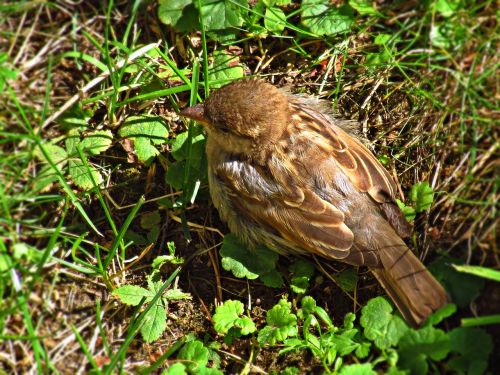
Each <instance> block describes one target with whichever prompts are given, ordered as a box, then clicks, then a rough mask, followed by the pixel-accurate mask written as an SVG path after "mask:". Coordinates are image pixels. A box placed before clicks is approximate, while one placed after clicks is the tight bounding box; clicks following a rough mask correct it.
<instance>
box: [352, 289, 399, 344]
mask: <svg viewBox="0 0 500 375" xmlns="http://www.w3.org/2000/svg"><path fill="white" fill-rule="evenodd" d="M392 310H393V308H392V306H391V305H390V303H389V302H387V300H386V299H385V298H383V297H376V298H373V299H371V300H370V301H369V302H368V303H367V304H366V306H365V307H363V309H362V310H361V320H360V323H361V326H362V327H363V328H364V334H365V336H366V338H367V339H369V340H371V341H373V342H374V343H375V345H376V346H377V347H378V348H379V349H387V348H389V347H391V346H395V345H397V343H398V342H399V340H400V338H401V337H402V336H403V335H404V334H405V333H406V331H408V326H407V325H406V323H405V322H404V321H403V320H402V319H401V318H400V317H399V316H396V315H393V314H392Z"/></svg>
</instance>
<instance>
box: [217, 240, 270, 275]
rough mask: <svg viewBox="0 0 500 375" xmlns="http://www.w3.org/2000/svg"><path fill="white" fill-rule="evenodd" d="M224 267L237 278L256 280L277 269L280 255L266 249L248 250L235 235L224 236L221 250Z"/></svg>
mask: <svg viewBox="0 0 500 375" xmlns="http://www.w3.org/2000/svg"><path fill="white" fill-rule="evenodd" d="M220 255H221V256H222V267H223V268H224V269H225V270H226V271H231V272H232V273H233V275H234V276H235V277H238V278H243V277H246V278H247V279H250V280H254V279H256V278H258V277H259V276H261V275H265V274H268V273H269V272H271V271H272V270H274V269H275V267H276V262H277V261H278V254H276V253H275V252H273V251H271V250H268V249H266V248H264V247H259V248H257V249H255V250H253V251H250V250H248V249H247V248H246V247H245V246H244V245H243V244H241V242H240V241H239V240H238V239H237V237H236V236H235V235H233V234H227V235H226V236H224V241H223V243H222V246H221V249H220Z"/></svg>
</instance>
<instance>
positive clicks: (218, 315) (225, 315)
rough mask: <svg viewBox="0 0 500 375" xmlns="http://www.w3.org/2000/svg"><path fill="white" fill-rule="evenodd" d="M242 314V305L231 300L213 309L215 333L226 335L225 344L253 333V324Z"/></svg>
mask: <svg viewBox="0 0 500 375" xmlns="http://www.w3.org/2000/svg"><path fill="white" fill-rule="evenodd" d="M243 312H244V308H243V304H242V303H241V302H240V301H232V300H228V301H225V302H224V303H223V304H222V305H221V306H218V307H217V308H216V309H215V314H214V316H213V321H214V328H215V330H216V331H217V332H219V333H221V334H223V335H226V336H225V341H226V343H231V341H232V339H233V338H239V337H241V336H245V335H249V334H250V333H253V332H255V324H254V322H253V321H252V320H251V319H250V318H249V317H248V316H243Z"/></svg>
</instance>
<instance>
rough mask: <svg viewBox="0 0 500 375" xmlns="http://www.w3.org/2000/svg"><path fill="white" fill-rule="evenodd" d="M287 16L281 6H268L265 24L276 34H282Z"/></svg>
mask: <svg viewBox="0 0 500 375" xmlns="http://www.w3.org/2000/svg"><path fill="white" fill-rule="evenodd" d="M285 22H286V16H285V12H283V11H282V10H281V9H280V8H275V7H271V8H267V9H266V13H265V14H264V26H265V27H266V29H267V30H269V31H270V32H272V33H274V34H278V35H281V33H282V32H283V30H285Z"/></svg>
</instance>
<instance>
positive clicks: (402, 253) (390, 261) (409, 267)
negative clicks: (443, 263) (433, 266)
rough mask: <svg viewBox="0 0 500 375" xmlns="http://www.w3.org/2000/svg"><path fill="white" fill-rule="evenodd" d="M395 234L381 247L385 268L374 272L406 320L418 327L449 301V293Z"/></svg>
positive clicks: (380, 251) (386, 239) (372, 269)
mask: <svg viewBox="0 0 500 375" xmlns="http://www.w3.org/2000/svg"><path fill="white" fill-rule="evenodd" d="M388 237H392V236H388ZM394 237H395V236H394ZM394 237H392V238H391V239H390V240H389V239H388V238H387V237H386V238H385V241H384V242H386V244H385V246H381V247H380V248H379V256H380V260H381V263H382V267H380V268H371V271H372V272H373V274H374V275H375V277H376V278H377V280H378V281H379V282H380V284H381V285H382V286H383V287H384V289H385V290H386V292H387V294H388V295H389V296H390V297H391V299H392V300H393V301H394V304H395V305H396V306H397V308H398V309H399V311H400V312H401V314H402V315H403V317H404V318H405V319H406V321H407V322H409V323H410V324H411V325H412V326H414V327H418V326H420V325H421V324H422V323H423V322H424V321H425V320H426V319H427V317H428V316H429V315H430V314H432V313H433V312H434V311H436V310H438V309H439V308H441V307H443V306H444V305H446V304H447V303H448V302H449V299H448V295H447V294H446V291H445V290H444V288H443V287H442V286H441V284H440V283H439V282H438V281H437V280H436V279H435V278H434V276H432V275H431V273H430V272H429V271H428V270H427V268H426V267H425V266H424V265H423V264H422V262H421V261H420V260H419V259H418V258H417V257H416V256H415V254H413V253H412V252H411V250H410V249H409V248H408V247H407V246H406V245H405V244H404V242H403V240H401V239H400V238H399V237H397V238H394ZM387 242H392V245H389V244H387Z"/></svg>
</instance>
